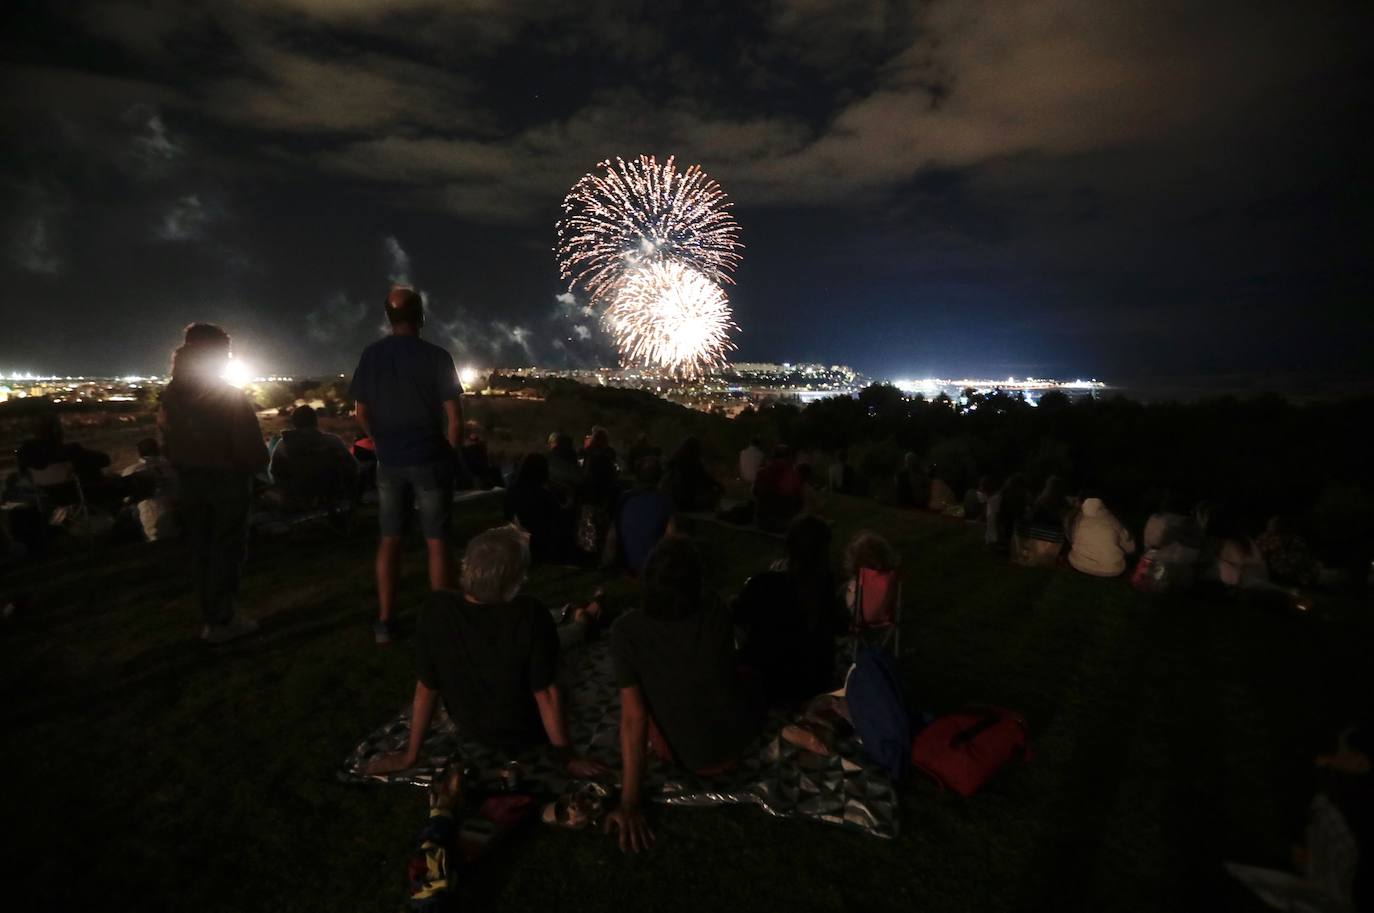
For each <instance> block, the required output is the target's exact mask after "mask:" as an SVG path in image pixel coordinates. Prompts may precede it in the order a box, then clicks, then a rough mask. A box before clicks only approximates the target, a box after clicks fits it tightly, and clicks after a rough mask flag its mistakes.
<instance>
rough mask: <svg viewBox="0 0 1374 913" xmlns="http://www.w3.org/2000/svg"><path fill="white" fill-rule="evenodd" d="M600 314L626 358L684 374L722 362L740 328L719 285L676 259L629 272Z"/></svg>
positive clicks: (697, 371) (696, 372)
mask: <svg viewBox="0 0 1374 913" xmlns="http://www.w3.org/2000/svg"><path fill="white" fill-rule="evenodd" d="M602 320H603V322H604V323H605V325H606V328H607V330H609V331H610V333H611V335H612V337H614V339H615V341H616V345H617V346H618V347H619V348H620V351H621V354H622V355H623V356H624V357H625V358H626V359H627V360H629V361H632V362H635V363H638V364H642V365H644V366H646V367H652V368H658V369H661V370H664V371H667V372H668V373H670V374H674V375H681V376H684V377H694V376H697V375H700V374H704V373H706V372H707V371H709V370H710V369H712V368H719V367H722V366H723V365H724V364H725V354H726V352H727V351H730V350H732V349H734V344H733V343H731V342H730V332H731V331H732V330H735V329H737V327H736V326H735V322H734V320H733V319H732V317H731V314H730V302H729V300H728V299H727V298H726V297H725V292H724V291H723V290H722V289H721V287H720V286H719V285H717V284H716V283H714V282H712V281H711V280H710V279H708V278H707V277H706V276H704V275H702V274H701V273H699V272H697V271H696V270H694V269H691V268H690V267H688V266H686V265H684V264H682V263H679V262H677V261H669V262H659V263H651V264H648V265H646V266H642V267H640V268H639V269H636V270H633V271H631V272H630V273H628V274H627V275H626V277H625V279H624V280H623V281H622V283H621V286H620V288H619V290H618V291H617V293H616V297H615V301H614V303H612V304H611V306H610V307H609V308H607V310H606V312H605V314H604V315H603V317H602Z"/></svg>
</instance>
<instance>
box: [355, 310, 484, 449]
mask: <svg viewBox="0 0 1374 913" xmlns="http://www.w3.org/2000/svg"><path fill="white" fill-rule="evenodd" d="M462 390H463V388H462V386H461V385H459V383H458V371H457V369H455V368H454V366H453V356H451V355H449V354H448V352H445V351H444V350H443V349H441V348H439V347H438V346H436V345H434V344H433V343H429V342H425V341H424V340H423V339H421V338H420V337H418V336H387V337H385V338H383V339H379V340H377V341H376V342H374V343H372V345H370V346H368V347H367V348H366V349H363V355H362V358H360V359H358V368H357V370H355V371H354V372H353V382H352V383H351V384H349V387H348V392H349V393H350V394H351V395H352V397H353V398H354V399H355V400H357V401H358V402H360V403H365V404H367V407H368V411H369V417H370V419H371V425H372V440H373V443H374V444H376V447H377V460H378V462H380V463H382V464H383V465H384V466H421V465H423V464H425V463H432V462H434V461H436V460H439V459H443V458H445V457H446V456H447V455H448V453H449V446H448V440H447V439H446V438H445V437H444V428H445V418H444V403H445V402H446V401H448V400H451V399H453V398H454V397H456V396H459V395H460V394H461V393H462Z"/></svg>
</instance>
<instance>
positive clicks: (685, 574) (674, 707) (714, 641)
mask: <svg viewBox="0 0 1374 913" xmlns="http://www.w3.org/2000/svg"><path fill="white" fill-rule="evenodd" d="M701 578H702V569H701V559H700V558H699V557H698V555H697V552H696V549H695V548H694V547H693V546H692V543H691V541H690V540H688V539H683V538H677V537H673V538H669V539H664V540H663V541H662V542H660V543H659V544H658V545H657V546H656V547H655V548H654V550H653V553H652V554H650V555H649V560H648V562H647V563H646V565H645V568H644V590H643V594H644V606H643V608H640V609H634V610H632V611H629V612H626V613H625V614H623V615H621V616H620V617H619V618H617V619H616V621H615V623H614V624H613V625H611V656H612V659H613V661H614V664H615V677H616V685H617V686H618V687H619V689H620V754H621V763H622V771H621V799H620V805H619V807H618V808H616V810H615V811H613V812H612V813H611V814H610V815H609V816H608V818H607V822H606V827H607V830H611V829H617V830H618V831H619V839H620V847H621V849H622V850H624V849H630V850H636V851H638V850H639V849H641V848H644V847H647V846H649V845H650V844H651V843H652V840H653V836H652V834H651V833H650V831H649V828H648V825H647V824H646V823H645V821H644V816H643V813H642V812H641V811H640V805H639V803H640V788H641V785H642V782H643V777H644V762H645V753H646V748H647V747H652V749H653V751H654V754H655V755H656V756H657V757H658V758H659V759H660V760H663V761H670V762H676V763H678V764H680V765H681V766H683V767H685V768H687V769H688V770H692V771H695V772H698V773H707V772H712V771H717V770H721V769H723V768H726V767H729V766H731V765H732V764H733V763H734V762H735V760H736V759H737V758H738V757H739V756H740V753H741V752H743V751H744V749H745V748H747V747H748V746H749V744H750V743H751V742H752V741H753V740H754V738H755V737H756V736H757V735H758V733H759V729H760V727H761V725H762V723H763V711H764V706H763V701H762V700H761V699H760V696H759V694H758V693H757V692H756V691H755V690H754V689H753V688H751V687H750V686H749V684H748V682H747V681H746V680H744V679H743V678H742V677H741V676H740V673H739V670H738V668H737V665H736V658H735V643H734V636H735V632H734V625H733V624H732V623H731V618H730V613H729V611H728V609H727V608H726V607H725V606H724V604H722V603H721V602H719V601H718V600H715V599H713V598H711V597H709V596H708V595H707V594H706V593H705V591H704V589H703V586H702V579H701Z"/></svg>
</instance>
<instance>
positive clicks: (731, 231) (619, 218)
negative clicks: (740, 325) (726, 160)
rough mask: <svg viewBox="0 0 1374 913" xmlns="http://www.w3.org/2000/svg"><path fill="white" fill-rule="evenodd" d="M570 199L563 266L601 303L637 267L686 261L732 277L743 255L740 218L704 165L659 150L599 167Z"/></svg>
mask: <svg viewBox="0 0 1374 913" xmlns="http://www.w3.org/2000/svg"><path fill="white" fill-rule="evenodd" d="M597 168H598V170H599V171H604V174H603V173H597V172H593V173H591V174H587V175H584V176H583V177H582V178H581V179H580V180H578V182H577V183H576V184H574V185H573V188H572V190H570V191H568V195H567V196H566V197H564V198H563V212H564V218H563V219H562V220H561V221H560V222H559V223H558V226H557V228H558V267H559V273H560V275H561V276H562V278H564V279H566V280H567V281H568V288H569V290H571V289H572V288H573V286H575V285H581V286H582V288H583V290H584V291H585V292H586V294H587V296H588V298H589V299H590V301H591V303H592V304H593V305H595V304H598V303H604V302H605V301H607V300H610V299H613V298H614V297H615V291H616V289H617V288H618V287H619V286H620V285H621V283H622V282H623V281H625V280H626V279H627V277H628V276H629V275H630V272H631V271H632V270H635V269H636V268H638V267H641V266H645V265H647V264H653V263H666V262H669V261H679V262H681V263H684V264H686V265H687V266H689V267H690V268H691V269H693V270H695V271H696V272H697V273H699V274H701V275H702V276H704V277H705V278H706V279H708V280H709V281H711V282H714V283H722V282H730V281H731V279H730V273H731V272H733V271H734V269H735V265H736V264H737V263H738V262H739V260H740V253H739V251H740V249H741V248H742V247H743V245H742V244H740V242H739V223H738V222H736V221H735V218H734V216H733V215H731V213H730V208H731V206H732V205H733V204H732V203H731V202H730V201H729V198H728V197H726V195H725V192H724V191H722V190H721V189H720V185H719V184H717V183H716V182H715V181H713V180H711V178H710V177H708V176H707V174H706V172H704V171H702V170H701V168H700V167H698V166H697V165H692V166H691V167H689V168H688V169H687V170H686V171H682V172H679V171H678V170H677V168H676V167H675V166H674V163H673V157H672V156H669V157H668V160H667V161H666V162H664V163H663V164H662V165H661V166H660V165H659V164H658V162H657V160H656V159H655V158H654V157H653V156H651V155H641V156H640V157H639V158H638V159H637V160H634V161H630V162H626V161H625V160H624V159H620V158H617V159H616V160H615V161H614V162H611V161H610V160H609V159H607V160H606V161H603V162H601V163H600V164H598V165H597Z"/></svg>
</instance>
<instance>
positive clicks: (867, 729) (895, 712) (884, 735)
mask: <svg viewBox="0 0 1374 913" xmlns="http://www.w3.org/2000/svg"><path fill="white" fill-rule="evenodd" d="M845 699H846V701H848V703H849V715H850V718H851V719H852V720H853V723H854V731H855V733H857V734H858V736H859V741H860V743H861V744H862V746H863V752H864V754H865V755H867V756H868V758H869V760H871V761H873V763H875V764H877V765H878V766H879V767H881V768H882V769H883V771H885V772H886V773H887V775H888V776H890V777H891V778H892V779H894V780H900V779H901V778H902V775H903V774H905V773H906V765H907V752H908V750H909V746H910V745H911V717H910V715H909V714H908V713H907V710H906V702H905V701H904V700H903V699H902V688H901V684H900V682H899V681H898V679H897V670H896V669H895V668H894V667H893V664H892V660H891V658H889V657H888V655H887V654H886V653H884V652H883V651H882V650H880V649H879V648H877V647H874V646H869V645H864V646H861V647H860V648H859V650H858V653H857V654H856V655H855V658H854V667H853V668H852V669H850V670H849V678H848V681H847V682H846V683H845Z"/></svg>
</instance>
